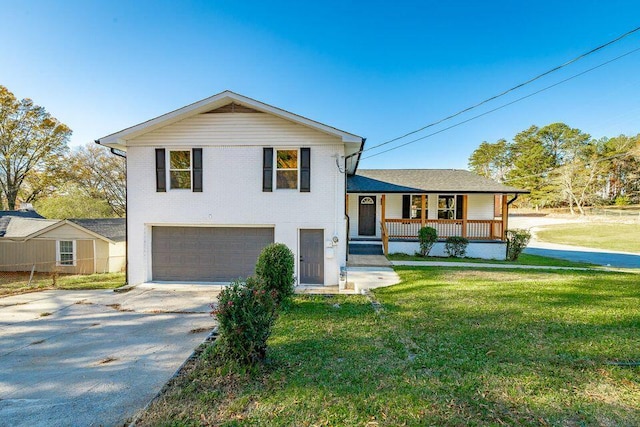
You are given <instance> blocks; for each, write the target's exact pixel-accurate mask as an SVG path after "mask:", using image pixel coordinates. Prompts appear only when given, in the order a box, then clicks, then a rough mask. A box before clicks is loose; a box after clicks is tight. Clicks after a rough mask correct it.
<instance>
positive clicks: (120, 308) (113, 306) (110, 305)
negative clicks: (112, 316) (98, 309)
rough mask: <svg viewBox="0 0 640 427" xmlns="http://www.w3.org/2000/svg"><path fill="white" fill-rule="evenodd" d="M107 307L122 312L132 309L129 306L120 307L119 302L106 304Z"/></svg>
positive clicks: (128, 311)
mask: <svg viewBox="0 0 640 427" xmlns="http://www.w3.org/2000/svg"><path fill="white" fill-rule="evenodd" d="M107 307H109V308H113V309H114V310H117V311H121V312H123V313H130V312H132V311H133V310H132V309H130V308H122V305H121V304H107Z"/></svg>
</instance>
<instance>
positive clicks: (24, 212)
mask: <svg viewBox="0 0 640 427" xmlns="http://www.w3.org/2000/svg"><path fill="white" fill-rule="evenodd" d="M9 216H15V217H20V218H40V219H42V218H44V217H43V216H42V215H40V214H39V213H38V212H36V211H34V210H32V209H20V210H16V211H0V218H3V217H9Z"/></svg>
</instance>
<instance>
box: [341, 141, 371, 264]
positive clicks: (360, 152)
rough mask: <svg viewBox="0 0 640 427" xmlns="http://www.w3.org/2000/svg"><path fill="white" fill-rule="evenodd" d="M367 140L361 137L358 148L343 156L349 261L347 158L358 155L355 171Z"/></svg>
mask: <svg viewBox="0 0 640 427" xmlns="http://www.w3.org/2000/svg"><path fill="white" fill-rule="evenodd" d="M366 141H367V138H362V143H361V144H360V149H359V150H358V151H356V152H355V153H353V154H349V155H348V156H345V158H344V217H345V219H346V220H347V261H349V227H350V226H351V218H349V215H348V214H347V160H349V159H350V158H352V157H355V156H358V161H357V162H356V166H355V168H353V173H354V174H355V173H356V170H358V164H359V163H360V157H361V156H360V154H362V150H363V148H364V143H365V142H366Z"/></svg>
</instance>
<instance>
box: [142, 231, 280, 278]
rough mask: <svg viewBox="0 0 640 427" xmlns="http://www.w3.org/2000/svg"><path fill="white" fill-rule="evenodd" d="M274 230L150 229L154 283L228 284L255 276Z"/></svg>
mask: <svg viewBox="0 0 640 427" xmlns="http://www.w3.org/2000/svg"><path fill="white" fill-rule="evenodd" d="M270 243H273V228H257V227H254V228H244V227H168V226H167V227H164V226H163V227H153V228H152V243H151V252H152V254H151V264H152V266H151V268H152V277H153V280H168V281H190V282H228V281H231V280H234V279H237V278H238V277H243V278H245V277H248V276H250V275H252V274H254V273H255V265H256V260H257V259H258V255H260V252H261V251H262V249H263V248H264V247H265V246H267V245H269V244H270Z"/></svg>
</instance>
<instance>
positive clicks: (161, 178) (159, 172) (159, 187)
mask: <svg viewBox="0 0 640 427" xmlns="http://www.w3.org/2000/svg"><path fill="white" fill-rule="evenodd" d="M165 162H166V159H165V150H164V148H156V191H157V192H164V191H167V168H166V166H165Z"/></svg>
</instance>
